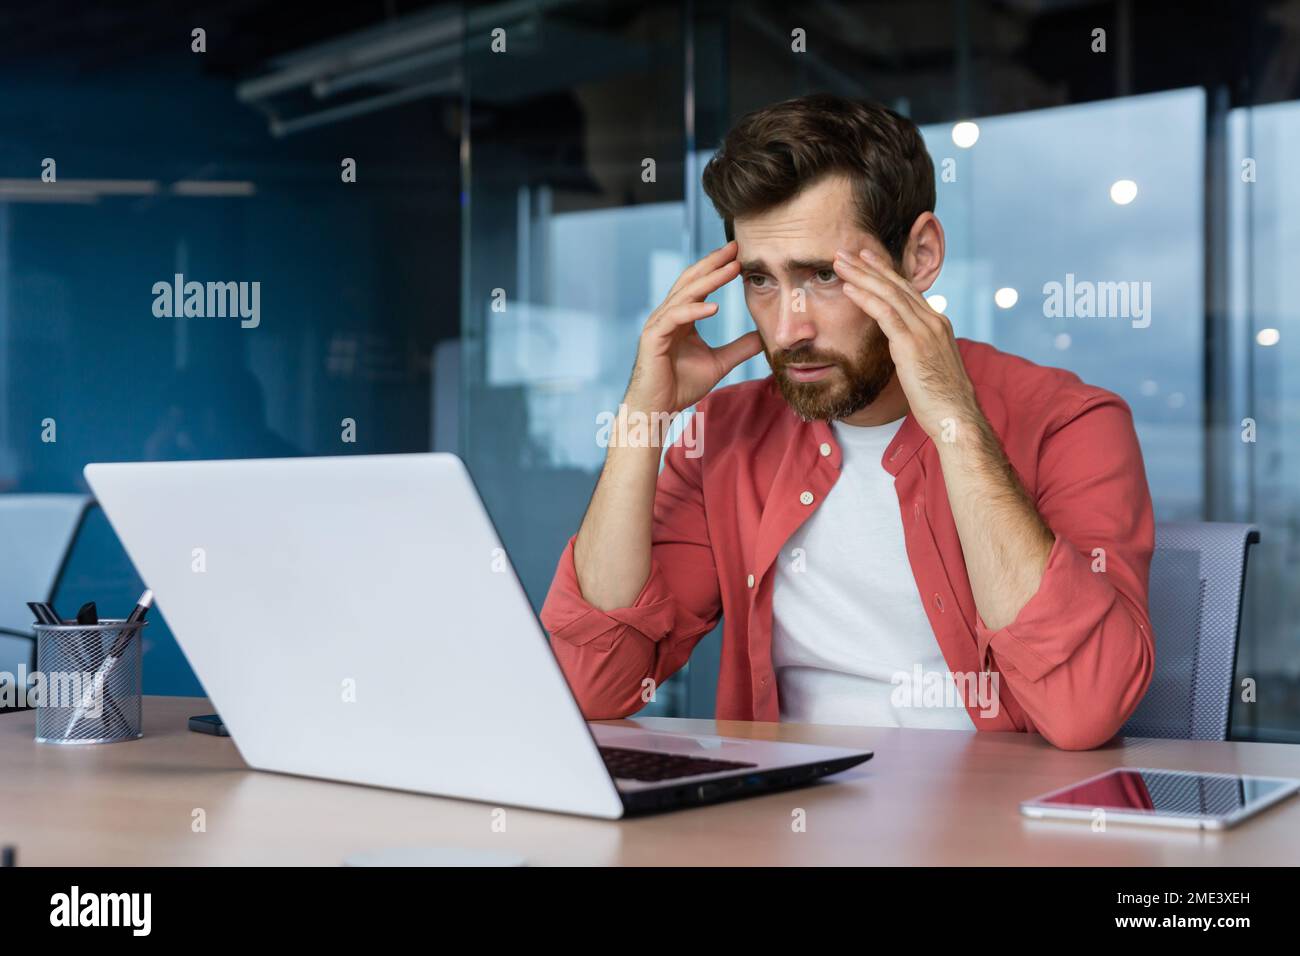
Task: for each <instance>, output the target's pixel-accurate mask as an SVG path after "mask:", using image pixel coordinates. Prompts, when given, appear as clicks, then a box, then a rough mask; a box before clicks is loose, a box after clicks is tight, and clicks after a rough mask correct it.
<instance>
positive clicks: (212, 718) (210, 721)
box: [190, 714, 230, 737]
mask: <svg viewBox="0 0 1300 956" xmlns="http://www.w3.org/2000/svg"><path fill="white" fill-rule="evenodd" d="M190 730H193V731H194V732H195V733H200V734H215V735H216V736H218V737H229V736H230V731H228V730H226V725H225V724H224V723H222V722H221V715H220V714H203V715H202V716H200V717H191V718H190Z"/></svg>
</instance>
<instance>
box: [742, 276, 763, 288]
mask: <svg viewBox="0 0 1300 956" xmlns="http://www.w3.org/2000/svg"><path fill="white" fill-rule="evenodd" d="M745 278H746V279H747V280H748V282H749V284H750V285H752V286H753V287H754V288H756V289H761V288H763V285H764V284H765V282H766V280H767V276H764V275H748V276H745Z"/></svg>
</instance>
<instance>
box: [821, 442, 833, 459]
mask: <svg viewBox="0 0 1300 956" xmlns="http://www.w3.org/2000/svg"><path fill="white" fill-rule="evenodd" d="M820 451H821V453H822V457H823V458H826V457H828V456H829V455H830V453H831V446H830V445H828V444H827V443H826V442H822V447H821V449H820Z"/></svg>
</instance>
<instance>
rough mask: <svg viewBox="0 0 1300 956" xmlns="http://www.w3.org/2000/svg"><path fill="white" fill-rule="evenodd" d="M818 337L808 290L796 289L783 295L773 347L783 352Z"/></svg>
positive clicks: (773, 335) (773, 336) (784, 292)
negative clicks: (810, 307)
mask: <svg viewBox="0 0 1300 956" xmlns="http://www.w3.org/2000/svg"><path fill="white" fill-rule="evenodd" d="M816 337H817V328H816V323H814V322H813V317H812V313H811V311H810V309H809V302H808V298H807V294H806V290H804V289H803V288H800V287H796V288H794V289H790V290H783V291H782V293H781V311H780V313H779V314H778V315H777V319H776V330H775V331H774V332H773V334H772V345H774V346H775V347H776V348H777V349H780V350H782V351H784V350H787V349H792V348H794V347H795V346H797V345H802V344H804V343H811V342H812V340H813V339H814V338H816Z"/></svg>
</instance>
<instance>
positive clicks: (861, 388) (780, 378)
mask: <svg viewBox="0 0 1300 956" xmlns="http://www.w3.org/2000/svg"><path fill="white" fill-rule="evenodd" d="M765 352H766V355H767V363H768V365H770V366H771V367H772V372H773V374H774V375H775V376H776V384H777V386H778V387H779V388H780V389H781V395H782V396H783V397H784V398H785V400H786V402H787V403H789V405H790V407H791V408H793V409H794V410H795V414H797V415H798V416H799V417H800V418H802V419H803V420H804V421H806V422H810V421H817V420H821V421H837V420H839V419H842V418H847V417H848V416H850V415H852V414H853V413H854V412H858V411H861V410H862V409H864V408H866V407H867V406H868V405H870V404H871V403H872V402H874V401H875V400H876V398H877V397H878V396H879V395H880V393H881V392H882V391H884V389H885V386H886V385H888V384H889V380H890V379H891V378H892V377H893V375H894V359H893V357H892V356H891V355H890V354H889V339H888V337H887V336H886V335H885V334H884V333H883V332H881V331H880V328H879V326H874V325H873V326H872V327H871V330H870V331H869V332H868V333H867V336H866V338H865V339H864V340H863V342H862V347H861V348H859V349H858V352H857V354H856V355H855V356H853V357H852V358H849V357H848V356H846V355H842V354H840V353H839V352H823V351H819V350H816V349H813V348H812V347H810V346H802V347H800V348H797V349H791V350H788V351H784V352H778V353H775V354H773V353H772V352H767V351H766V349H765ZM788 365H834V366H835V367H836V368H838V369H839V370H840V372H841V375H840V376H836V375H835V374H834V373H829V374H828V375H827V377H825V378H823V379H821V380H819V381H816V382H796V381H794V380H793V379H791V378H790V376H789V373H788V372H787V371H786V366H788Z"/></svg>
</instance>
